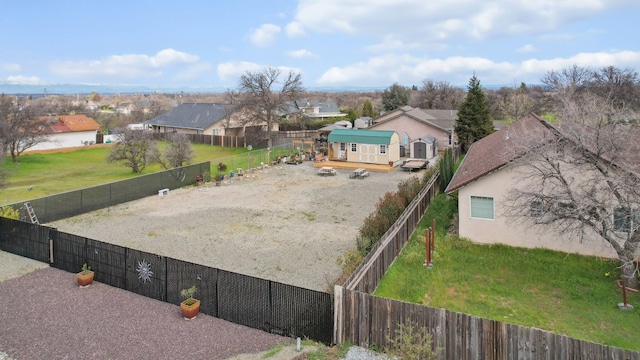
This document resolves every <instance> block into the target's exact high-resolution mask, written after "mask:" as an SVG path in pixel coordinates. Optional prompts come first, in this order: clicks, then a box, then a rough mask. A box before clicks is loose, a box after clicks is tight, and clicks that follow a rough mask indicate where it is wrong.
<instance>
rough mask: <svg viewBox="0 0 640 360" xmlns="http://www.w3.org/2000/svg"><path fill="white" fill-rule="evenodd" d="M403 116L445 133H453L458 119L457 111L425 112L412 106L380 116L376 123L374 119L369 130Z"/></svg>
mask: <svg viewBox="0 0 640 360" xmlns="http://www.w3.org/2000/svg"><path fill="white" fill-rule="evenodd" d="M402 116H405V117H408V118H410V119H413V120H416V121H418V122H421V123H424V124H427V125H429V126H432V127H435V128H438V129H440V130H443V131H452V130H453V128H454V126H455V124H456V119H457V118H458V111H457V110H431V109H429V110H425V109H420V108H413V107H411V106H403V107H401V108H399V109H395V110H393V111H391V112H390V113H387V114H383V115H380V116H379V117H378V118H377V119H379V120H377V121H376V119H373V124H374V125H372V126H370V127H369V128H375V127H376V126H377V125H379V124H383V123H387V122H390V121H393V120H395V119H399V118H401V117H402Z"/></svg>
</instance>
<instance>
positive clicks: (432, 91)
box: [412, 79, 464, 110]
mask: <svg viewBox="0 0 640 360" xmlns="http://www.w3.org/2000/svg"><path fill="white" fill-rule="evenodd" d="M463 101H464V90H463V89H460V88H456V87H454V86H452V85H451V84H450V83H449V82H447V81H435V80H432V79H425V80H422V87H420V89H419V90H418V91H416V92H415V96H414V99H413V101H412V106H416V107H420V108H423V109H443V110H457V109H458V108H459V107H460V104H461V103H462V102H463Z"/></svg>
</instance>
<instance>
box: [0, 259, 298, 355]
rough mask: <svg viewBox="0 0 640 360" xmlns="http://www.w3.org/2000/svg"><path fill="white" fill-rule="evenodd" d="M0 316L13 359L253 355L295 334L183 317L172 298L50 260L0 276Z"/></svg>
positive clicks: (2, 348) (5, 348) (2, 345)
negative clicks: (82, 281) (82, 275)
mask: <svg viewBox="0 0 640 360" xmlns="http://www.w3.org/2000/svg"><path fill="white" fill-rule="evenodd" d="M8 255H10V256H15V255H11V254H6V253H3V254H1V256H0V259H4V258H6V257H8ZM0 319H2V326H0V354H2V353H3V352H4V353H6V354H8V355H9V356H11V357H13V358H15V359H19V360H29V359H69V360H72V359H184V358H189V359H227V358H230V357H232V356H234V355H238V354H243V353H254V355H248V356H253V357H248V358H247V359H259V358H260V357H259V356H258V355H256V354H255V353H259V352H264V351H267V350H269V349H271V348H273V347H274V346H276V345H277V344H291V343H293V342H294V341H295V340H294V339H290V338H286V337H281V336H277V335H273V334H269V333H266V332H264V331H260V330H256V329H251V328H248V327H245V326H241V325H236V324H233V323H230V322H226V321H224V320H220V319H217V318H215V317H211V316H207V315H204V314H200V315H198V316H197V317H196V318H195V319H194V320H191V321H185V320H184V319H183V318H182V316H181V315H180V308H179V306H178V305H174V304H169V303H165V302H162V301H157V300H153V299H150V298H147V297H144V296H139V295H136V294H134V293H131V292H128V291H125V290H122V289H118V288H114V287H110V286H108V285H104V284H101V283H97V282H94V284H93V285H91V286H90V287H89V288H86V289H81V288H79V287H78V286H77V284H76V283H75V274H70V273H68V272H65V271H61V270H58V269H54V268H50V267H47V268H44V269H39V270H34V271H32V272H30V273H28V274H25V275H22V276H19V277H13V276H12V277H11V278H10V279H7V280H5V281H3V282H1V283H0ZM2 356H4V355H0V358H2ZM273 359H290V357H286V355H285V357H281V358H278V357H275V358H273Z"/></svg>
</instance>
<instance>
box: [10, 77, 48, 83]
mask: <svg viewBox="0 0 640 360" xmlns="http://www.w3.org/2000/svg"><path fill="white" fill-rule="evenodd" d="M7 82H8V83H10V84H26V85H38V84H42V83H43V82H42V80H40V78H39V77H37V76H22V75H17V76H9V77H7Z"/></svg>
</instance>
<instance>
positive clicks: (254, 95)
mask: <svg viewBox="0 0 640 360" xmlns="http://www.w3.org/2000/svg"><path fill="white" fill-rule="evenodd" d="M281 75H282V73H281V71H280V70H279V69H277V68H273V67H267V68H265V69H264V70H262V71H259V72H252V71H247V72H246V73H245V74H244V75H242V76H241V77H240V80H239V85H238V88H239V91H240V93H241V96H242V102H241V103H242V107H244V108H248V109H250V111H251V113H252V114H253V115H252V116H253V121H254V122H255V123H260V124H264V125H266V138H267V139H268V146H269V147H271V132H272V131H273V127H274V125H275V124H278V123H279V122H280V120H281V119H282V118H283V116H284V115H285V114H286V111H287V109H288V102H290V101H293V100H296V99H298V98H299V96H300V94H301V93H302V92H303V91H304V88H303V87H302V76H301V75H300V74H299V73H296V72H294V71H289V72H288V73H287V74H286V75H284V76H282V77H281Z"/></svg>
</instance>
